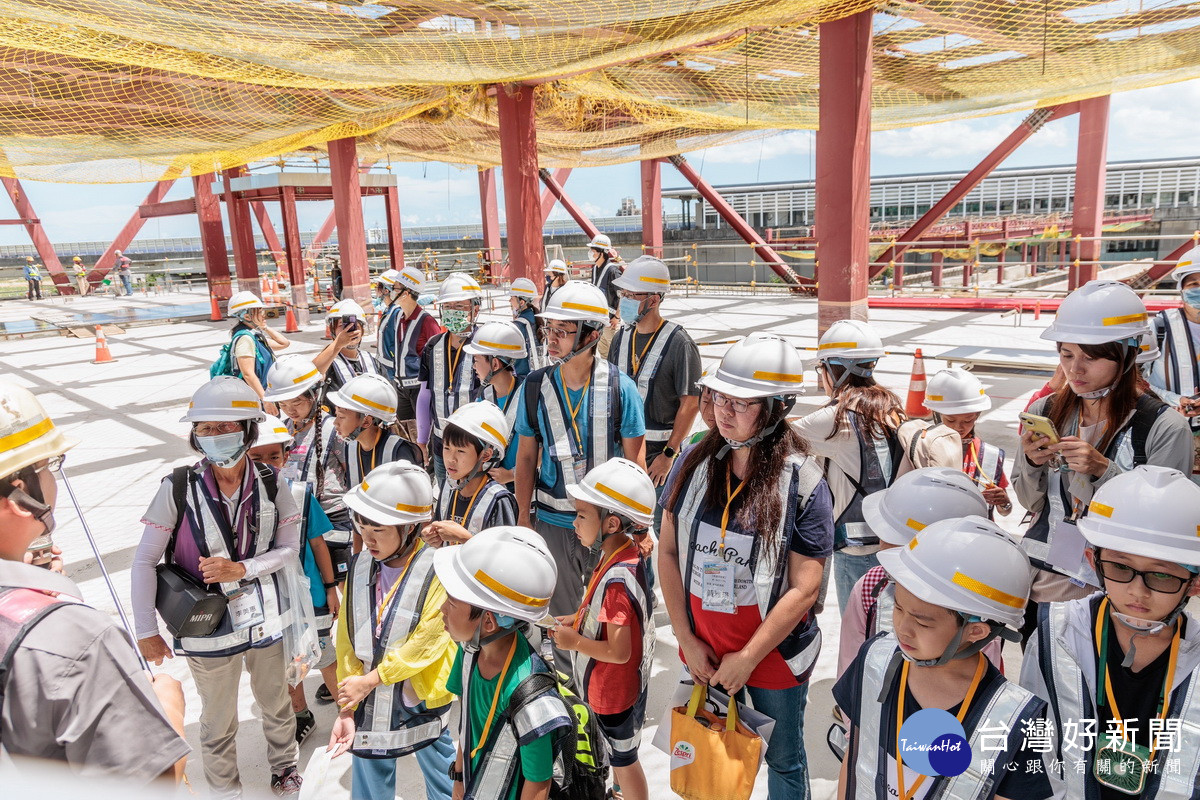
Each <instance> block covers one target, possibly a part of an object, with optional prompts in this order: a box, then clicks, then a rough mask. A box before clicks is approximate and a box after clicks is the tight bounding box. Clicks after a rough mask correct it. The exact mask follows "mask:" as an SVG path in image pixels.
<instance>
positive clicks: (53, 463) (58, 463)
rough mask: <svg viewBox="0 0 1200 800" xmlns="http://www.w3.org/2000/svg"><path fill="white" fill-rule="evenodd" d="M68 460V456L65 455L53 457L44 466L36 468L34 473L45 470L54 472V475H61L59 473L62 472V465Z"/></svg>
mask: <svg viewBox="0 0 1200 800" xmlns="http://www.w3.org/2000/svg"><path fill="white" fill-rule="evenodd" d="M66 460H67V456H66V454H65V453H64V454H63V455H59V456H51V457H50V458H49V459H48V460H47V461H46V463H45V464H43V465H42V466H40V467H34V468H33V471H34V472H42V471H44V470H49V471H50V472H53V473H59V472H62V465H63V462H64V461H66Z"/></svg>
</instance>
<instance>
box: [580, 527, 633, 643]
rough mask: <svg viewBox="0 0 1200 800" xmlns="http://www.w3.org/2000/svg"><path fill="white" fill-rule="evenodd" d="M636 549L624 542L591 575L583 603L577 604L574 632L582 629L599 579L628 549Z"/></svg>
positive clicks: (629, 543)
mask: <svg viewBox="0 0 1200 800" xmlns="http://www.w3.org/2000/svg"><path fill="white" fill-rule="evenodd" d="M631 547H632V548H634V549H635V550H636V549H637V545H635V544H634V543H633V542H632V541H629V542H626V543H625V544H624V545H622V546H621V548H620V549H619V550H617V552H615V553H613V554H612V555H611V556H609V557H608V559H607V560H605V562H604V563H603V564H601V565H600V566H598V567H596V571H595V572H593V573H592V578H591V580H589V581H588V587H587V591H585V592H584V593H583V602H582V603H580V604H579V610H578V611H576V612H575V630H580V629H582V627H583V617H584V615H585V614H586V613H587V607H588V606H589V605H591V602H592V595H594V594H595V593H596V587H597V586H599V585H600V578H602V577H603V576H604V573H605V572H607V571H608V568H609V567H611V566H612V565H613V562H615V561H618V560H620V558H621V556H623V555H624V554H625V551H626V550H628V549H629V548H631Z"/></svg>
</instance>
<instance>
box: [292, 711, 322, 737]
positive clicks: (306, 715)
mask: <svg viewBox="0 0 1200 800" xmlns="http://www.w3.org/2000/svg"><path fill="white" fill-rule="evenodd" d="M315 727H317V720H316V718H315V717H314V716H313V713H312V712H311V711H309V710H308V709H307V708H306V709H304V710H303V711H297V712H296V744H304V740H305V739H307V738H308V735H309V734H310V733H312V732H313V728H315Z"/></svg>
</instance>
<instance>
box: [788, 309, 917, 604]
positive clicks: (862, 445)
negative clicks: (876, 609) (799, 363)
mask: <svg viewBox="0 0 1200 800" xmlns="http://www.w3.org/2000/svg"><path fill="white" fill-rule="evenodd" d="M883 355H884V352H883V341H882V340H881V339H880V338H879V334H877V333H875V331H874V330H872V329H871V326H870V325H868V324H867V323H865V322H862V321H860V320H854V319H843V320H839V321H837V322H835V323H833V324H832V325H830V326H829V329H828V330H826V331H825V333H824V334H823V335H822V336H821V338H820V340H819V341H818V343H817V359H818V360H817V365H816V369H817V379H818V380H819V381H820V383H821V389H822V390H823V391H824V392H825V394H826V395H828V396H829V403H828V404H827V405H825V406H824V407H822V408H819V409H817V410H816V411H813V412H812V413H810V414H807V415H805V416H804V417H802V418H801V419H799V420H797V421H796V422H795V424H794V427H795V429H796V432H797V433H799V434H800V435H801V436H802V437H803V438H804V439H805V440H807V441H808V443H809V446H810V447H811V448H812V453H813V454H814V455H816V456H819V457H820V458H823V459H825V478H826V480H828V481H829V489H830V491H832V492H833V519H834V526H835V527H834V533H835V537H834V554H833V567H832V573H833V585H834V587H835V588H836V590H837V599H838V607H839V608H840V609H841V611H842V613H845V611H846V603H847V602H848V601H849V599H850V592H851V589H853V588H854V584H855V582H857V581H858V579H859V578H861V577H862V576H863V575H864V574H865V573H866V572H867V570H869V569H870V568H871V567H874V566H876V565H877V564H878V563H879V562H878V561H877V560H876V558H875V554H876V553H877V552H878V551H879V539H878V537H876V536H875V534H873V533H872V532H871V531H870V530H868V529H867V526H866V525H865V524H864V523H863V518H862V503H863V500H864V499H865V498H866V497H869V496H870V495H871V494H872V493H874V492H878V491H880V490H881V489H886V488H887V487H888V486H890V485H891V483H892V481H894V480H895V479H896V477H897V476H898V475H900V473H901V472H902V471H903V469H904V458H903V455H904V448H903V446H902V445H901V443H900V437H899V435H898V434H897V430H898V429H899V427H900V425H901V423H903V422H904V420H905V419H906V418H907V417H906V416H905V413H904V403H902V402H901V401H900V398H899V397H897V396H896V395H895V393H894V392H892V391H890V390H889V389H886V388H884V387H883V386H880V385H879V383H878V382H877V381H876V380H875V376H874V373H875V366H876V364H877V363H878V362H879V359H880V358H882V357H883Z"/></svg>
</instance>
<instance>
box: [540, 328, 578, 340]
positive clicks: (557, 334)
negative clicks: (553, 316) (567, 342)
mask: <svg viewBox="0 0 1200 800" xmlns="http://www.w3.org/2000/svg"><path fill="white" fill-rule="evenodd" d="M577 333H579V329H578V328H576V329H575V330H567V329H566V328H555V327H554V326H552V325H547V326H546V335H548V336H553V337H554V338H556V339H567V338H570V337H572V336H574V335H575V334H577Z"/></svg>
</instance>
